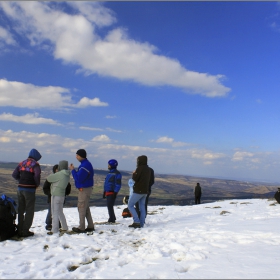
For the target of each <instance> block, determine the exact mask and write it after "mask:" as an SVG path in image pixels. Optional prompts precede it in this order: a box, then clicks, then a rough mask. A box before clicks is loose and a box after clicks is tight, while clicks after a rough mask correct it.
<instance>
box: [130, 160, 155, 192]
mask: <svg viewBox="0 0 280 280" xmlns="http://www.w3.org/2000/svg"><path fill="white" fill-rule="evenodd" d="M147 163H148V158H147V156H139V157H138V158H137V168H136V170H135V172H133V174H132V179H133V180H134V181H135V184H134V187H133V192H134V193H138V194H148V193H149V185H150V176H151V168H150V167H149V166H148V164H147Z"/></svg>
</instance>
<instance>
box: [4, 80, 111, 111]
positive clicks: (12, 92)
mask: <svg viewBox="0 0 280 280" xmlns="http://www.w3.org/2000/svg"><path fill="white" fill-rule="evenodd" d="M107 105H108V104H107V103H104V102H101V101H100V100H99V98H94V99H88V98H87V97H83V98H82V99H81V100H80V101H79V102H78V103H77V104H75V103H74V101H73V100H72V96H71V94H70V92H69V90H68V89H66V88H62V87H54V86H47V87H43V86H36V85H33V84H25V83H21V82H16V81H7V80H4V79H0V106H12V107H20V108H30V109H34V108H35V109H39V108H48V109H50V110H54V109H58V108H67V107H68V108H69V107H70V108H71V107H72V108H74V107H86V106H107Z"/></svg>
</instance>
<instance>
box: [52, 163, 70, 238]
mask: <svg viewBox="0 0 280 280" xmlns="http://www.w3.org/2000/svg"><path fill="white" fill-rule="evenodd" d="M47 181H48V182H50V183H51V208H52V231H51V232H50V234H52V233H58V232H59V222H60V224H61V230H62V231H67V230H68V226H67V222H66V219H65V215H64V213H63V204H64V200H65V192H66V188H67V186H68V184H69V181H70V170H68V161H66V160H61V161H60V162H59V164H58V171H57V172H56V173H54V174H50V175H49V176H48V177H47ZM48 234H49V233H48Z"/></svg>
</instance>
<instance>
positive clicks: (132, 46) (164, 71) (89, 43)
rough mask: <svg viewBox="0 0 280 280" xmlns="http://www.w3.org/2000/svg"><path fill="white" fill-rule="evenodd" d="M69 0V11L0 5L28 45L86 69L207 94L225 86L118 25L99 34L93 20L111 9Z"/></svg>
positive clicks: (108, 18) (98, 21)
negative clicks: (28, 41) (184, 65)
mask: <svg viewBox="0 0 280 280" xmlns="http://www.w3.org/2000/svg"><path fill="white" fill-rule="evenodd" d="M69 3H70V4H68V3H67V2H64V3H63V4H62V5H70V6H71V7H72V8H74V9H76V11H75V12H73V13H72V14H71V13H70V12H69V13H67V12H66V9H61V7H60V6H59V5H60V3H55V4H54V3H51V2H40V1H36V2H35V1H22V2H21V1H18V2H9V1H2V2H0V8H2V9H3V11H4V12H5V13H6V15H7V16H9V18H10V19H11V20H13V21H14V23H15V24H16V23H17V25H16V27H15V31H17V32H18V34H20V35H22V36H25V37H27V38H28V39H29V40H30V44H31V45H33V46H35V45H36V46H41V47H42V48H45V49H46V48H48V49H52V52H53V56H54V57H55V58H56V59H61V60H63V61H64V62H66V63H72V64H75V65H78V66H80V67H81V71H84V72H85V73H86V74H91V73H95V74H99V75H101V76H109V77H114V78H117V79H120V80H131V81H134V82H136V83H140V84H144V85H149V86H158V85H168V86H174V87H178V88H181V89H183V90H184V91H186V92H188V93H194V94H200V95H204V96H207V97H220V96H225V95H227V93H228V92H229V91H230V89H229V88H227V87H226V86H224V85H223V84H222V83H221V81H222V80H223V79H224V76H223V75H210V74H208V73H199V72H195V71H191V70H188V69H186V68H184V67H183V66H182V65H181V64H180V62H179V61H177V60H176V59H173V58H169V57H166V56H163V55H159V54H158V50H157V48H156V47H155V46H153V45H151V44H149V43H147V42H146V43H143V42H138V41H135V40H133V39H131V38H129V37H128V36H127V34H126V32H125V30H124V29H122V28H116V29H112V30H111V31H110V32H109V33H108V34H107V35H106V36H105V37H104V38H101V37H100V36H99V35H98V33H97V30H98V29H97V28H96V25H97V26H102V25H107V26H109V25H110V24H112V23H113V22H114V21H115V18H114V16H113V13H112V12H111V11H110V10H109V9H106V8H104V7H102V5H101V4H96V3H92V2H81V3H78V2H69ZM102 17H103V18H104V20H102ZM46 46H47V47H46Z"/></svg>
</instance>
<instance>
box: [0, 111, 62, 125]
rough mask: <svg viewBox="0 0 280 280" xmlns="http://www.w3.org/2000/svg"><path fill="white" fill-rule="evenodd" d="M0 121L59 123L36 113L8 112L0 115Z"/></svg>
mask: <svg viewBox="0 0 280 280" xmlns="http://www.w3.org/2000/svg"><path fill="white" fill-rule="evenodd" d="M0 121H10V122H17V123H25V124H51V125H61V124H60V123H58V122H57V121H55V120H52V119H46V118H42V117H39V114H38V113H34V114H26V115H23V116H16V115H13V114H10V113H3V114H1V115H0Z"/></svg>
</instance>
